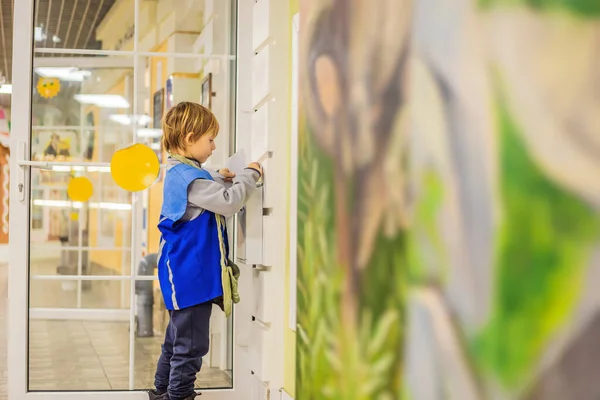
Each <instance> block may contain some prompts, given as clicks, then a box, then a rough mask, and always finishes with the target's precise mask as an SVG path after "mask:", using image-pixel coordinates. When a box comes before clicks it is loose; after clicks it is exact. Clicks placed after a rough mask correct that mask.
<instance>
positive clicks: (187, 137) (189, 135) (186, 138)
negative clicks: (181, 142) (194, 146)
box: [185, 132, 194, 143]
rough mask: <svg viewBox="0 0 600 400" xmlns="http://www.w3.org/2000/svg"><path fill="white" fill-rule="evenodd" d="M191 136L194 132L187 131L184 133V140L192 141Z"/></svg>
mask: <svg viewBox="0 0 600 400" xmlns="http://www.w3.org/2000/svg"><path fill="white" fill-rule="evenodd" d="M192 136H194V132H189V133H188V134H187V135H185V141H186V142H187V143H192Z"/></svg>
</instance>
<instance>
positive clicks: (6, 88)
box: [0, 85, 12, 94]
mask: <svg viewBox="0 0 600 400" xmlns="http://www.w3.org/2000/svg"><path fill="white" fill-rule="evenodd" d="M0 94H12V85H2V86H0Z"/></svg>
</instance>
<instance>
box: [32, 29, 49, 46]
mask: <svg viewBox="0 0 600 400" xmlns="http://www.w3.org/2000/svg"><path fill="white" fill-rule="evenodd" d="M33 32H34V33H33V37H34V39H35V41H36V42H43V41H44V40H46V38H47V35H46V33H45V32H44V27H43V26H36V27H35V28H34V30H33Z"/></svg>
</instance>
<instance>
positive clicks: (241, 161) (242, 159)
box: [227, 149, 249, 175]
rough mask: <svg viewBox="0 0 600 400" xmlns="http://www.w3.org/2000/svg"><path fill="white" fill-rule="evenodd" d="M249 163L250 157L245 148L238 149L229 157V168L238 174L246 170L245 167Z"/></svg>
mask: <svg viewBox="0 0 600 400" xmlns="http://www.w3.org/2000/svg"><path fill="white" fill-rule="evenodd" d="M248 164H249V163H248V159H247V157H246V152H245V151H244V149H242V150H240V151H238V152H237V153H235V154H234V155H232V156H231V157H229V158H228V159H227V168H229V170H230V171H231V172H233V173H234V174H236V175H239V174H241V173H242V172H244V169H245V168H246V167H247V166H248Z"/></svg>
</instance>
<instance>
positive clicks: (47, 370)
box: [0, 266, 231, 400]
mask: <svg viewBox="0 0 600 400" xmlns="http://www.w3.org/2000/svg"><path fill="white" fill-rule="evenodd" d="M110 287H111V286H110V285H109V286H107V287H104V288H103V289H102V290H101V291H100V292H99V291H98V290H100V286H98V289H96V288H92V290H91V291H90V292H89V293H88V294H87V295H88V296H89V297H90V300H92V299H93V298H94V297H96V296H98V295H102V296H105V295H106V292H105V291H106V290H107V289H108V288H110ZM114 289H117V287H115V288H114ZM43 295H44V297H46V298H48V297H54V298H55V299H53V300H52V301H53V302H54V303H57V304H59V303H62V302H64V299H61V297H62V296H65V295H70V294H69V293H68V292H65V291H63V290H59V288H58V287H55V288H53V290H51V291H47V290H45V291H44V294H43ZM32 300H33V299H32ZM5 328H6V267H5V266H0V400H6V395H5V393H6V332H5ZM161 342H162V338H161V337H160V335H159V336H155V337H151V338H136V339H135V361H134V365H135V374H134V382H135V388H136V389H147V388H151V387H153V381H154V376H153V375H154V367H155V363H156V360H157V359H158V356H159V354H160V344H161ZM29 379H30V383H29V384H30V390H61V391H62V390H123V389H125V390H127V389H128V388H129V326H128V323H126V322H100V321H98V322H96V321H54V320H32V321H31V324H30V360H29ZM196 384H197V387H199V388H214V387H229V386H230V385H231V379H230V376H229V374H228V373H226V372H225V371H222V370H220V369H217V368H203V369H202V371H201V372H200V373H199V374H198V380H197V381H196ZM3 396H4V397H3Z"/></svg>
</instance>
